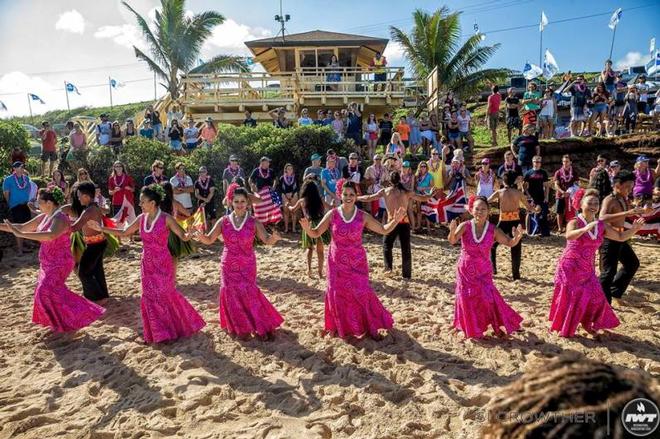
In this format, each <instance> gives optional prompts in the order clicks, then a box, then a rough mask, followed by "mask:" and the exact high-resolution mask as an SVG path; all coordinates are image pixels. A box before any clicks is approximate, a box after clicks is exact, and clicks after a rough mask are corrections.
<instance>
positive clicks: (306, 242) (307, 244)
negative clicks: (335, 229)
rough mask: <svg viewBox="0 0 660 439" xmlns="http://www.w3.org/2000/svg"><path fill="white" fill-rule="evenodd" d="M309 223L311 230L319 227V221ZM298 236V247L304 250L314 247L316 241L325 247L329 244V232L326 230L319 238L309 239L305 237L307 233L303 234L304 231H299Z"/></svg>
mask: <svg viewBox="0 0 660 439" xmlns="http://www.w3.org/2000/svg"><path fill="white" fill-rule="evenodd" d="M309 222H310V223H311V226H312V228H314V227H316V226H318V225H319V223H320V222H321V220H310V221H309ZM300 236H301V240H300V246H301V247H302V248H304V249H308V248H314V247H316V240H317V239H320V240H321V241H322V242H323V244H325V245H328V244H330V230H326V231H325V232H323V235H321V237H320V238H310V237H309V236H307V233H305V231H304V230H302V231H301V235H300Z"/></svg>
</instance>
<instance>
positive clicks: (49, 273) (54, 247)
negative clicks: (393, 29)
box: [32, 212, 105, 332]
mask: <svg viewBox="0 0 660 439" xmlns="http://www.w3.org/2000/svg"><path fill="white" fill-rule="evenodd" d="M55 216H57V217H58V218H60V219H61V220H62V221H65V222H66V224H67V231H66V232H64V233H63V234H61V235H60V236H59V237H57V238H56V239H53V240H52V241H45V242H42V243H41V248H40V249H39V263H40V267H39V277H38V279H37V287H36V289H35V290H34V309H33V311H32V322H34V323H37V324H39V325H43V326H47V327H49V328H51V329H52V330H53V331H55V332H67V331H76V330H78V329H80V328H83V327H85V326H87V325H89V324H90V323H92V322H93V321H95V320H96V319H98V318H99V317H101V315H102V314H103V313H104V312H105V309H104V308H103V307H101V306H99V305H97V304H95V303H94V302H90V301H89V300H87V299H85V298H84V297H81V296H79V295H77V294H76V293H74V292H73V291H71V290H70V289H69V288H67V286H66V280H67V278H68V277H69V274H71V272H72V271H73V267H74V261H73V256H72V255H71V239H70V237H71V231H70V230H69V229H68V225H69V224H70V222H69V218H68V217H67V216H66V215H64V214H63V213H61V212H60V213H56V214H55ZM52 222H53V221H52V219H51V218H48V217H44V219H43V221H42V222H41V224H39V227H38V228H37V231H38V232H44V231H48V230H49V229H50V226H51V224H52Z"/></svg>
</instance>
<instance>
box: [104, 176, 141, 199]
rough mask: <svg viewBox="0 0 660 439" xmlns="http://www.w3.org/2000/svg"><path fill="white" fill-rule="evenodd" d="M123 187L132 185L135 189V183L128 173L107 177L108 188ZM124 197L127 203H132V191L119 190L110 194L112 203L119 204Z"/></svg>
mask: <svg viewBox="0 0 660 439" xmlns="http://www.w3.org/2000/svg"><path fill="white" fill-rule="evenodd" d="M125 187H132V188H133V189H135V183H134V182H133V179H132V178H131V176H130V175H127V174H121V176H120V177H115V176H114V175H111V176H110V178H108V190H113V189H115V188H121V189H123V188H125ZM124 197H126V198H127V199H128V202H129V203H131V204H133V191H126V190H121V191H117V192H115V193H114V195H112V205H113V206H121V205H122V203H123V202H124Z"/></svg>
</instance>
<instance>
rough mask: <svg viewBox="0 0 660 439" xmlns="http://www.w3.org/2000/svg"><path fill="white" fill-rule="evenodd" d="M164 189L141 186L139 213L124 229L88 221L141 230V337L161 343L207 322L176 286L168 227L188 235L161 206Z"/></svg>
mask: <svg viewBox="0 0 660 439" xmlns="http://www.w3.org/2000/svg"><path fill="white" fill-rule="evenodd" d="M164 197H165V190H164V189H163V188H162V187H161V186H160V185H158V184H152V185H150V186H146V187H144V188H142V193H141V194H140V207H141V208H142V214H141V215H140V216H138V217H137V218H136V219H135V221H133V222H132V223H131V224H129V225H127V226H126V227H125V228H124V229H123V230H118V229H111V228H107V227H101V226H100V225H99V224H98V223H96V222H91V221H90V222H89V223H87V225H88V226H89V227H91V228H93V229H95V230H97V231H99V232H105V233H112V234H114V235H116V236H130V235H132V234H134V233H136V232H137V231H138V230H139V231H140V238H142V268H141V270H140V274H141V278H142V301H141V303H140V310H141V313H142V326H143V329H144V331H143V332H144V334H143V337H144V341H145V342H147V343H160V342H163V341H168V340H176V339H178V338H181V337H189V336H191V335H193V334H194V333H196V332H197V331H199V330H200V329H202V328H203V327H204V325H206V323H205V322H204V320H203V319H202V316H200V315H199V314H198V313H197V311H195V309H194V308H193V307H192V305H190V303H188V301H187V300H186V298H185V297H183V296H182V295H181V293H179V292H178V291H177V289H176V277H175V269H174V260H173V259H172V256H171V255H170V252H169V250H168V248H167V238H168V236H169V233H170V231H172V232H173V233H175V234H176V235H177V236H178V237H179V238H180V239H181V240H183V241H188V240H189V239H190V236H189V235H187V234H186V233H185V232H184V231H183V229H182V228H181V226H179V224H178V223H177V222H176V220H175V219H174V217H172V216H171V215H168V214H166V213H164V212H162V211H161V210H160V207H159V206H160V203H161V202H162V200H163V199H164Z"/></svg>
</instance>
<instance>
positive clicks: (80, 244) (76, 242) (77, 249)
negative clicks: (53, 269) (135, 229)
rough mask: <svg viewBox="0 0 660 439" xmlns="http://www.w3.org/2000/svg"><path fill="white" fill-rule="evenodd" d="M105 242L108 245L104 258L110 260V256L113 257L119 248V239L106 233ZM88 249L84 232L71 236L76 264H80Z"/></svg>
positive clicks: (72, 252) (72, 251)
mask: <svg viewBox="0 0 660 439" xmlns="http://www.w3.org/2000/svg"><path fill="white" fill-rule="evenodd" d="M105 240H106V242H107V243H108V245H107V246H106V247H105V252H104V253H103V257H105V258H109V257H110V256H113V255H114V254H115V252H116V251H117V249H118V248H119V239H117V237H116V236H115V235H111V234H109V233H105ZM86 248H87V244H85V240H84V238H83V234H82V232H73V233H72V234H71V254H72V255H73V260H74V261H76V263H78V262H80V258H81V257H82V254H83V252H84V251H85V249H86Z"/></svg>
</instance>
